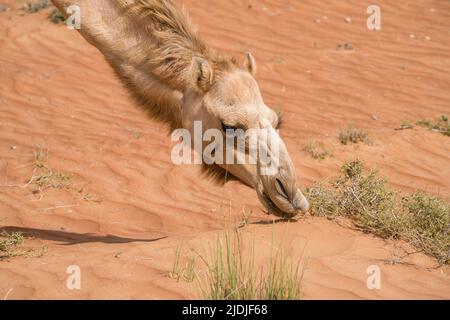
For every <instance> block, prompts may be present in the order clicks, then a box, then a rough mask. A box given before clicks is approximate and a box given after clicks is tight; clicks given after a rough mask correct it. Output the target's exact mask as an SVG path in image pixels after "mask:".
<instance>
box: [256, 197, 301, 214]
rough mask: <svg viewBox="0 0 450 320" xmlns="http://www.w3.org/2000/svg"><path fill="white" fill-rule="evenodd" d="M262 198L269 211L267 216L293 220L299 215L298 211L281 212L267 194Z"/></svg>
mask: <svg viewBox="0 0 450 320" xmlns="http://www.w3.org/2000/svg"><path fill="white" fill-rule="evenodd" d="M261 198H262V200H263V205H264V207H266V209H267V214H273V215H275V216H277V217H280V218H293V217H295V216H296V215H297V214H298V211H297V210H293V211H292V212H285V211H283V210H281V209H280V208H278V207H277V205H276V204H275V203H274V202H273V201H272V199H270V197H269V196H268V195H267V194H266V193H265V192H263V193H262V195H261Z"/></svg>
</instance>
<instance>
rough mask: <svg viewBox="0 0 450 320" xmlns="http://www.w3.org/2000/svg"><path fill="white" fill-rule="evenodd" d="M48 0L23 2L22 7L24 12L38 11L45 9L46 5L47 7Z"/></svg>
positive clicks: (48, 4)
mask: <svg viewBox="0 0 450 320" xmlns="http://www.w3.org/2000/svg"><path fill="white" fill-rule="evenodd" d="M50 5H51V4H50V1H49V0H38V1H33V2H27V3H25V4H24V6H23V9H24V10H25V11H26V12H29V13H35V12H38V11H40V10H42V9H45V8H47V7H49V6H50Z"/></svg>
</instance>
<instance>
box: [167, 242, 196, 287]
mask: <svg viewBox="0 0 450 320" xmlns="http://www.w3.org/2000/svg"><path fill="white" fill-rule="evenodd" d="M196 276H197V273H196V270H195V257H189V258H188V259H187V261H186V263H185V264H182V263H181V247H177V249H176V250H175V260H174V263H173V267H172V271H171V272H169V277H170V278H172V279H175V280H177V281H180V280H183V281H185V282H192V281H194V280H195V278H196Z"/></svg>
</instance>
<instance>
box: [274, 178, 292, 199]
mask: <svg viewBox="0 0 450 320" xmlns="http://www.w3.org/2000/svg"><path fill="white" fill-rule="evenodd" d="M275 187H276V189H277V191H278V193H279V194H280V195H282V196H283V197H284V198H286V199H287V200H289V196H288V193H287V191H286V188H285V187H284V185H283V183H282V182H281V180H280V179H278V178H276V179H275Z"/></svg>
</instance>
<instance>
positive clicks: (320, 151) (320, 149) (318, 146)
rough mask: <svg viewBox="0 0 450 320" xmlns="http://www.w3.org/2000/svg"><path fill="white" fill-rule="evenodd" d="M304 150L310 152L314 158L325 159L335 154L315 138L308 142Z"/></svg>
mask: <svg viewBox="0 0 450 320" xmlns="http://www.w3.org/2000/svg"><path fill="white" fill-rule="evenodd" d="M303 150H304V151H305V152H307V153H308V154H310V155H311V157H313V158H314V159H319V160H323V159H325V158H329V157H332V156H333V153H332V152H331V151H330V150H328V149H327V148H326V147H325V145H324V144H323V143H321V142H316V141H314V140H310V141H308V142H306V144H305V147H304V148H303Z"/></svg>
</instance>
